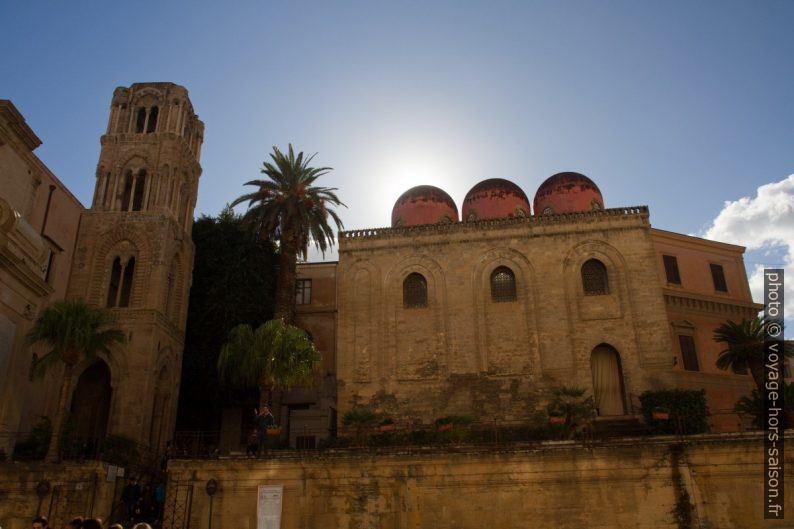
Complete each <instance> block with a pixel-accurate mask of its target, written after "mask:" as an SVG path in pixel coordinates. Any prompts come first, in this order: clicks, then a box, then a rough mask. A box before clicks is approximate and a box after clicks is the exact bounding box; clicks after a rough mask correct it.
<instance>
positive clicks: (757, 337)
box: [714, 317, 794, 392]
mask: <svg viewBox="0 0 794 529" xmlns="http://www.w3.org/2000/svg"><path fill="white" fill-rule="evenodd" d="M765 326H766V323H765V322H764V320H763V319H761V318H759V317H755V318H752V319H749V320H748V319H746V318H745V319H743V320H742V321H741V322H740V323H736V322H735V321H730V320H729V321H727V322H725V323H723V324H722V325H720V326H719V327H717V328H716V329H714V341H716V342H722V343H724V344H726V346H727V347H726V348H725V349H724V350H723V351H721V352H720V356H719V357H718V358H717V367H718V368H720V369H726V370H727V369H732V370H733V371H734V372H735V373H742V372H746V371H747V369H748V368H749V369H750V374H751V375H752V377H753V381H754V382H755V385H756V387H757V388H758V390H759V391H761V392H763V391H764V332H765V331H764V329H765ZM781 352H782V353H783V356H787V357H790V356H793V355H794V353H793V352H792V350H791V347H790V346H788V347H787V344H783V351H781Z"/></svg>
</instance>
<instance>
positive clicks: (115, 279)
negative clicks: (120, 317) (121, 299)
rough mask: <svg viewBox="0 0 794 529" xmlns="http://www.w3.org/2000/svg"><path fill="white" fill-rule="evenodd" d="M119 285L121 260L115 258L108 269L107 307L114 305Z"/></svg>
mask: <svg viewBox="0 0 794 529" xmlns="http://www.w3.org/2000/svg"><path fill="white" fill-rule="evenodd" d="M120 283H121V258H120V257H116V258H115V259H113V266H112V267H111V269H110V286H109V287H108V301H107V306H108V307H114V306H115V305H116V299H117V298H118V295H119V284H120Z"/></svg>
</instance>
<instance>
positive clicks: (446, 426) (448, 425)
mask: <svg viewBox="0 0 794 529" xmlns="http://www.w3.org/2000/svg"><path fill="white" fill-rule="evenodd" d="M454 427H455V422H454V421H453V419H452V417H449V416H447V417H441V418H440V419H436V431H438V432H449V431H451V430H452V429H453V428H454Z"/></svg>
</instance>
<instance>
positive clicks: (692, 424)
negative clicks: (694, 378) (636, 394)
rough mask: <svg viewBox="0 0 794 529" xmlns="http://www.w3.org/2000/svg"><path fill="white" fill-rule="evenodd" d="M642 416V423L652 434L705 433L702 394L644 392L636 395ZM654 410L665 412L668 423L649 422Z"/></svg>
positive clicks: (703, 392)
mask: <svg viewBox="0 0 794 529" xmlns="http://www.w3.org/2000/svg"><path fill="white" fill-rule="evenodd" d="M640 402H641V403H642V414H643V415H644V416H645V421H646V422H647V423H648V425H649V426H650V429H651V431H652V432H653V433H656V434H675V433H681V434H687V435H688V434H696V433H704V432H707V431H708V429H709V425H708V415H709V412H708V407H707V406H706V392H705V391H704V390H699V391H689V390H683V389H665V390H658V391H646V392H644V393H643V394H642V395H640ZM654 410H660V411H666V412H668V413H669V414H670V418H669V419H668V420H655V419H653V418H652V416H651V415H652V412H653V411H654Z"/></svg>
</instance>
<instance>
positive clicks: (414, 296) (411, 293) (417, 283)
mask: <svg viewBox="0 0 794 529" xmlns="http://www.w3.org/2000/svg"><path fill="white" fill-rule="evenodd" d="M403 307H405V308H406V309H416V308H421V307H427V281H426V280H425V278H424V276H423V275H422V274H417V273H416V272H413V273H411V274H408V277H406V278H405V281H403Z"/></svg>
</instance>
